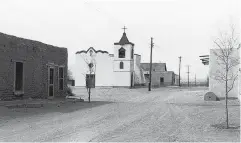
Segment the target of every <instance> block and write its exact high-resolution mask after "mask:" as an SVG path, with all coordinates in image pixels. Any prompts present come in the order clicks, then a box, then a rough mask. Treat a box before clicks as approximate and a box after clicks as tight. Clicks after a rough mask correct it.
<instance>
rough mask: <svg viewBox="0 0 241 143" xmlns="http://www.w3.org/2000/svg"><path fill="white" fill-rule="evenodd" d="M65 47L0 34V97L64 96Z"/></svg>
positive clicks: (66, 55)
mask: <svg viewBox="0 0 241 143" xmlns="http://www.w3.org/2000/svg"><path fill="white" fill-rule="evenodd" d="M67 59H68V51H67V49H66V48H59V47H55V46H51V45H47V44H44V43H41V42H37V41H33V40H28V39H23V38H18V37H15V36H10V35H6V34H3V33H0V66H1V67H0V99H1V100H9V99H14V98H19V97H22V98H30V97H31V98H53V97H56V96H65V95H66V94H65V89H66V87H67V81H66V80H65V79H67V78H66V77H67V69H68V67H67V61H68V60H67Z"/></svg>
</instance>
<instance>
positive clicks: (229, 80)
mask: <svg viewBox="0 0 241 143" xmlns="http://www.w3.org/2000/svg"><path fill="white" fill-rule="evenodd" d="M214 44H215V47H217V48H218V50H213V53H214V55H215V56H216V57H217V64H218V65H219V68H220V70H217V72H216V75H215V80H218V81H220V82H221V83H225V101H226V102H225V103H226V106H225V109H226V110H225V112H226V124H227V128H229V123H228V94H229V92H230V91H231V90H232V89H233V87H234V84H235V81H236V80H237V78H238V72H235V71H234V68H235V67H237V66H238V65H239V58H238V57H237V56H235V52H237V51H238V50H239V48H240V43H239V39H238V36H237V35H236V33H235V28H234V26H233V25H232V26H231V32H230V33H227V32H226V33H220V37H219V38H217V39H216V40H215V41H214Z"/></svg>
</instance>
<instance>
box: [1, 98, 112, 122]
mask: <svg viewBox="0 0 241 143" xmlns="http://www.w3.org/2000/svg"><path fill="white" fill-rule="evenodd" d="M111 103H113V102H107V101H91V102H90V103H88V102H65V103H59V104H45V105H44V106H43V107H40V108H6V107H1V108H0V116H1V118H6V119H11V118H17V117H27V116H32V115H39V114H47V113H56V112H58V113H71V112H75V111H78V110H84V109H91V108H95V107H99V106H102V105H106V104H111Z"/></svg>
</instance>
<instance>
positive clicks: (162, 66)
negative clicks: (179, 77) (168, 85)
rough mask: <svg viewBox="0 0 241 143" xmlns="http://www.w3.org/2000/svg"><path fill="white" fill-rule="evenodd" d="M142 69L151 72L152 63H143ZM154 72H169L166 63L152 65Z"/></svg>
mask: <svg viewBox="0 0 241 143" xmlns="http://www.w3.org/2000/svg"><path fill="white" fill-rule="evenodd" d="M141 68H142V69H143V70H144V71H149V70H150V63H141ZM152 70H153V71H159V72H164V71H167V68H166V63H152Z"/></svg>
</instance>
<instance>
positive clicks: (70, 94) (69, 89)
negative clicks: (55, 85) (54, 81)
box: [66, 86, 74, 96]
mask: <svg viewBox="0 0 241 143" xmlns="http://www.w3.org/2000/svg"><path fill="white" fill-rule="evenodd" d="M66 92H67V96H74V93H73V92H72V89H71V88H70V87H69V86H68V87H67V89H66Z"/></svg>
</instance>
